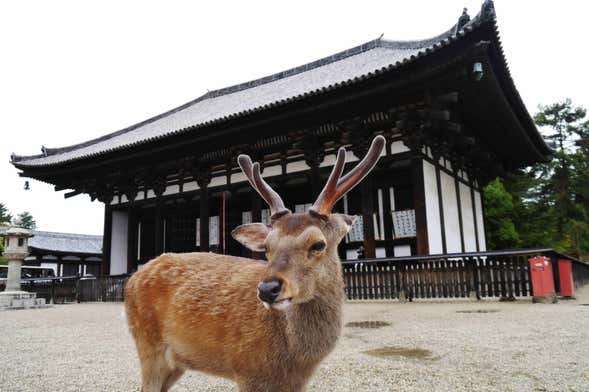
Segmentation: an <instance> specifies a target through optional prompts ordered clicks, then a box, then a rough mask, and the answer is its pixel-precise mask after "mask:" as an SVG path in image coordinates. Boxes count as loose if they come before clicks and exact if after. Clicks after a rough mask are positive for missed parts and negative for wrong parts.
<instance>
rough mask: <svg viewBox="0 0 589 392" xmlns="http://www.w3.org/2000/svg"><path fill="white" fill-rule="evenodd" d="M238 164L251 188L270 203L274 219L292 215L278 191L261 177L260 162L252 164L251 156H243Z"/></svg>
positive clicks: (238, 159) (238, 158)
mask: <svg viewBox="0 0 589 392" xmlns="http://www.w3.org/2000/svg"><path fill="white" fill-rule="evenodd" d="M237 163H238V164H239V167H240V168H241V171H242V172H243V174H245V176H246V177H247V179H248V181H249V183H250V184H251V186H252V187H253V188H254V189H255V190H256V191H257V192H258V193H259V194H260V196H262V199H264V200H265V201H266V203H268V206H269V207H270V214H271V215H272V218H273V219H276V218H279V217H281V216H282V215H284V214H287V213H290V210H289V209H288V208H286V207H285V206H284V202H283V201H282V198H281V197H280V195H279V194H278V193H276V191H275V190H274V189H272V188H271V187H270V185H268V183H267V182H266V181H264V179H263V178H262V176H261V175H260V164H259V163H258V162H256V163H254V164H252V159H251V158H250V157H249V155H244V154H241V155H240V156H238V157H237Z"/></svg>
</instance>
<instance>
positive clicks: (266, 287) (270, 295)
mask: <svg viewBox="0 0 589 392" xmlns="http://www.w3.org/2000/svg"><path fill="white" fill-rule="evenodd" d="M281 289H282V282H281V281H280V280H278V279H272V280H268V281H262V282H260V283H258V297H260V300H262V301H264V302H267V303H269V304H271V303H274V301H276V298H278V296H279V295H280V290H281Z"/></svg>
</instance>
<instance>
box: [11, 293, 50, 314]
mask: <svg viewBox="0 0 589 392" xmlns="http://www.w3.org/2000/svg"><path fill="white" fill-rule="evenodd" d="M50 306H52V305H48V304H46V303H45V299H44V298H37V293H27V292H26V291H3V292H1V293H0V310H16V309H35V308H48V307H50Z"/></svg>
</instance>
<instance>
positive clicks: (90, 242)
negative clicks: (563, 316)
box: [29, 230, 102, 255]
mask: <svg viewBox="0 0 589 392" xmlns="http://www.w3.org/2000/svg"><path fill="white" fill-rule="evenodd" d="M33 235H34V237H32V238H30V239H29V246H30V247H33V248H37V249H43V250H49V251H55V252H70V253H88V254H98V255H99V254H102V236H101V235H88V234H73V233H55V232H51V231H36V230H34V231H33Z"/></svg>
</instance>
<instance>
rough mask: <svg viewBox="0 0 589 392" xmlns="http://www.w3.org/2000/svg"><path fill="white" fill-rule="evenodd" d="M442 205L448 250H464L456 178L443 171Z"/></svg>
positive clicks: (452, 251) (441, 178)
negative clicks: (461, 242)
mask: <svg viewBox="0 0 589 392" xmlns="http://www.w3.org/2000/svg"><path fill="white" fill-rule="evenodd" d="M440 180H441V183H442V202H443V203H442V205H443V207H444V208H443V212H444V229H445V233H446V251H447V252H448V253H459V252H462V247H461V244H460V222H459V221H458V200H457V199H456V184H455V183H454V178H453V177H451V176H449V175H448V174H446V173H444V172H441V173H440Z"/></svg>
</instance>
